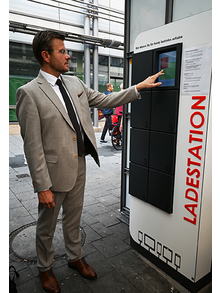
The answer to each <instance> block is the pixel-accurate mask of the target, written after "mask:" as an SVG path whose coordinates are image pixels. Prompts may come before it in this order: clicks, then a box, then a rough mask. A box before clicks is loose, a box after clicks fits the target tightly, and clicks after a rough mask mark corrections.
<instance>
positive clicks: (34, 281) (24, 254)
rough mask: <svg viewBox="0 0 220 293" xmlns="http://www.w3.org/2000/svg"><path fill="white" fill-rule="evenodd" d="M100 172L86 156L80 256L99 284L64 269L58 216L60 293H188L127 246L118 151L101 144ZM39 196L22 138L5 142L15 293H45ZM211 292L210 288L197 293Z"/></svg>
mask: <svg viewBox="0 0 220 293" xmlns="http://www.w3.org/2000/svg"><path fill="white" fill-rule="evenodd" d="M95 135H96V140H97V145H98V151H99V156H100V162H101V168H99V167H98V166H97V165H96V164H95V162H94V160H93V159H92V158H91V157H89V156H87V157H86V161H87V181H86V188H85V200H84V208H83V213H82V219H81V232H82V233H81V234H82V245H83V253H84V257H85V259H86V261H87V262H88V263H89V264H90V265H92V266H93V268H94V269H95V271H96V273H97V275H98V278H97V280H95V281H89V280H86V279H83V278H82V277H81V276H80V274H79V273H78V272H77V271H74V270H72V269H70V268H69V267H68V266H67V260H66V255H65V248H64V242H63V237H62V225H61V212H62V211H61V212H60V214H59V218H58V223H57V229H56V231H55V236H54V246H55V261H54V264H53V271H54V274H55V276H56V278H57V280H58V282H59V284H60V287H61V292H62V293H70V292H71V293H74V292H79V293H83V292H85V293H90V292H91V293H103V292H105V293H110V292H112V293H136V292H143V293H155V292H161V293H163V292H165V293H167V292H172V293H178V292H183V293H187V292H189V291H188V290H186V289H185V288H184V287H182V286H181V285H180V284H179V283H177V282H176V281H175V280H173V279H172V278H170V277H169V276H168V275H166V274H165V273H164V272H162V271H161V270H159V269H158V268H157V267H155V266H154V265H153V264H152V263H150V262H149V261H148V260H146V259H145V258H144V257H142V256H141V255H140V254H138V253H137V252H136V251H135V250H133V249H132V247H131V246H130V236H129V226H128V225H127V224H126V223H124V222H123V221H121V217H120V216H121V214H120V180H121V177H120V176H121V169H120V168H121V151H117V150H115V149H114V148H113V146H112V145H111V142H110V138H108V137H107V139H108V141H109V142H108V143H107V144H101V143H100V142H99V140H100V136H101V133H96V134H95ZM37 205H38V199H37V194H35V193H34V192H33V187H32V180H31V178H30V173H29V170H28V167H27V165H25V164H24V155H23V142H22V138H21V136H20V135H10V136H9V209H10V210H9V233H10V235H9V248H10V251H9V258H10V259H9V263H10V265H13V266H14V267H15V268H16V269H17V270H18V272H19V274H20V277H18V278H16V280H15V281H16V284H17V290H18V293H30V292H37V293H38V292H44V291H43V290H42V287H41V284H40V279H39V273H38V270H37V268H36V251H35V222H36V220H37ZM210 292H212V289H211V284H209V285H208V286H206V287H205V288H204V289H203V290H201V291H200V293H210Z"/></svg>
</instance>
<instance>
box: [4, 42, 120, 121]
mask: <svg viewBox="0 0 220 293" xmlns="http://www.w3.org/2000/svg"><path fill="white" fill-rule="evenodd" d="M67 52H68V54H69V55H70V57H71V59H70V60H69V72H68V73H67V74H68V75H74V76H77V77H78V78H80V79H81V80H83V81H84V52H75V51H72V50H67ZM92 67H93V66H92V54H91V87H93V83H92V79H93V78H92V77H93V76H92ZM39 70H40V66H39V64H38V63H37V61H36V60H35V58H34V55H33V52H32V46H31V45H29V44H23V43H18V42H9V106H11V107H10V108H11V109H10V108H9V121H10V122H16V121H17V117H16V114H15V109H13V108H14V106H15V105H16V97H15V95H16V91H17V89H18V88H19V87H20V86H22V85H24V84H25V83H26V82H28V81H30V80H31V79H33V78H35V77H36V76H37V75H38V72H39ZM98 70H99V74H98V81H99V91H100V92H105V91H106V84H107V83H108V82H112V83H113V85H114V91H119V90H120V84H121V83H122V76H123V59H122V58H116V57H109V56H102V55H100V56H99V64H98Z"/></svg>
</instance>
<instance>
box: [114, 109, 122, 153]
mask: <svg viewBox="0 0 220 293" xmlns="http://www.w3.org/2000/svg"><path fill="white" fill-rule="evenodd" d="M111 118H112V132H111V141H112V145H113V147H114V148H115V149H116V150H121V149H122V133H121V131H120V130H119V127H120V123H119V121H118V115H111Z"/></svg>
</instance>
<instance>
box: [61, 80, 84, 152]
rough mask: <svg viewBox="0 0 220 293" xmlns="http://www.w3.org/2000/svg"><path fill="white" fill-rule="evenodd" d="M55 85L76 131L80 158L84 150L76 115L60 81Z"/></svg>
mask: <svg viewBox="0 0 220 293" xmlns="http://www.w3.org/2000/svg"><path fill="white" fill-rule="evenodd" d="M56 84H57V85H58V86H59V89H60V92H61V94H62V96H63V100H64V102H65V104H66V108H67V112H68V114H69V117H70V120H71V122H72V124H73V127H74V128H75V130H76V134H77V147H78V155H79V156H80V157H81V156H82V155H83V154H84V151H85V148H84V143H83V140H82V134H81V131H80V127H79V123H78V121H77V118H76V113H75V111H74V109H73V106H72V104H71V101H70V98H69V96H68V94H67V92H66V90H65V88H64V87H63V85H62V81H61V80H60V79H57V81H56Z"/></svg>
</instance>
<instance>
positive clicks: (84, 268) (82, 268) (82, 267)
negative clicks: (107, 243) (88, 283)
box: [68, 257, 97, 280]
mask: <svg viewBox="0 0 220 293" xmlns="http://www.w3.org/2000/svg"><path fill="white" fill-rule="evenodd" d="M68 266H69V267H70V268H71V269H76V270H78V271H79V272H80V274H81V276H82V277H84V278H86V279H89V280H95V279H96V278H97V275H96V272H95V271H94V270H93V268H92V267H91V266H90V265H88V264H87V262H86V261H85V259H84V257H82V258H80V259H78V260H77V261H74V262H68Z"/></svg>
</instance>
